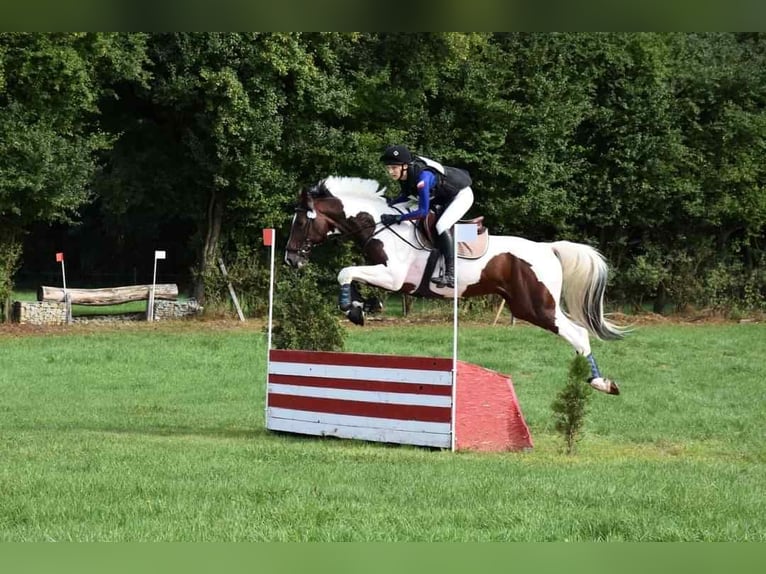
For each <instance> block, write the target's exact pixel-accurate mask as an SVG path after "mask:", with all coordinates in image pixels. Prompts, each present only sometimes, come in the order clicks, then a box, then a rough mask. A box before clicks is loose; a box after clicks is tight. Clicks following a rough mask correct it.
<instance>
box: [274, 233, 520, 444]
mask: <svg viewBox="0 0 766 574" xmlns="http://www.w3.org/2000/svg"><path fill="white" fill-rule="evenodd" d="M274 239H275V232H274V229H264V230H263V240H264V245H266V246H269V247H270V248H271V273H270V275H271V276H270V281H269V319H268V340H267V347H266V348H267V353H268V357H267V392H266V428H267V430H271V431H281V432H290V433H295V434H305V435H314V436H332V437H337V438H344V439H357V440H366V441H374V442H383V443H395V444H408V445H415V446H427V447H436V448H449V449H451V450H452V451H457V450H475V451H510V450H527V449H531V448H532V446H533V445H532V437H531V436H530V433H529V428H528V427H527V424H526V422H525V421H524V417H523V415H522V414H521V407H520V406H519V402H518V400H517V398H516V393H515V391H514V389H513V382H512V381H511V379H510V377H507V376H505V375H502V374H500V373H497V372H495V371H491V370H489V369H485V368H483V367H480V366H478V365H474V364H472V363H466V362H464V361H458V360H457V299H455V302H454V307H455V309H454V318H453V321H454V327H453V328H454V333H453V356H452V358H451V359H450V358H440V357H415V356H396V355H374V354H365V353H337V352H327V351H300V350H288V349H272V348H271V333H272V309H273V302H274V248H275V240H274Z"/></svg>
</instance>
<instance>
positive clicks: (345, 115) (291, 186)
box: [0, 32, 766, 313]
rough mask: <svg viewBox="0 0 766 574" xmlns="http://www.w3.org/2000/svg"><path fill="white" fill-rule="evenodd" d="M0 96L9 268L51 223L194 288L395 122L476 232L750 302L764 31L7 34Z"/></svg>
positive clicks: (623, 276)
mask: <svg viewBox="0 0 766 574" xmlns="http://www.w3.org/2000/svg"><path fill="white" fill-rule="evenodd" d="M0 110H1V111H2V112H3V113H2V114H0V152H2V153H0V224H2V225H4V226H10V225H13V226H14V228H15V229H16V233H23V232H25V233H29V235H28V236H27V237H25V238H23V240H24V245H25V250H27V249H28V251H29V252H30V253H28V254H25V258H24V266H25V268H26V269H28V270H35V269H38V270H39V269H44V268H45V266H46V264H47V263H48V262H49V259H50V253H51V252H53V251H54V249H51V243H53V242H62V241H65V242H68V243H69V244H70V245H71V248H70V249H69V251H74V252H76V254H77V256H78V258H79V263H80V265H77V266H76V265H73V266H72V267H73V268H72V270H71V271H72V273H73V279H75V278H76V275H74V274H75V273H76V272H78V270H86V269H93V268H99V269H101V270H108V271H109V272H112V273H115V272H122V273H124V274H135V273H136V272H139V273H141V272H143V273H146V270H145V269H146V268H145V266H144V265H143V263H142V261H144V260H145V259H148V258H147V257H146V254H149V253H151V251H152V250H153V249H155V248H162V249H167V250H168V253H169V255H170V254H172V257H169V259H168V266H173V268H172V272H173V273H174V274H175V275H177V276H179V277H180V278H181V279H182V281H180V282H189V283H194V284H195V285H194V290H195V293H194V294H195V295H196V296H197V297H198V298H201V297H200V296H201V295H204V294H205V291H206V290H207V289H209V290H210V293H209V294H210V296H211V297H213V299H214V300H215V298H216V297H220V295H219V294H218V292H220V284H219V283H216V281H217V279H216V267H217V259H218V257H219V256H222V257H223V258H224V260H226V261H231V262H235V261H238V260H240V257H244V258H245V259H246V258H247V257H248V256H247V255H240V254H247V253H249V252H255V251H256V250H257V249H258V248H259V240H260V230H261V229H262V228H264V227H275V228H277V229H278V230H279V231H280V233H282V234H283V233H284V231H285V228H286V226H287V225H288V223H289V221H290V217H291V216H292V207H293V203H294V201H295V197H296V196H297V194H298V191H299V189H300V188H301V187H302V186H305V185H308V184H313V183H315V182H316V181H317V180H318V179H320V178H322V177H325V176H327V175H331V174H338V175H353V176H363V177H373V178H376V179H379V180H381V181H382V182H384V183H386V184H388V185H395V182H392V181H390V180H389V179H388V176H387V175H386V174H385V171H384V169H383V167H382V166H381V165H380V162H378V161H377V158H378V156H379V154H380V150H381V149H382V147H383V146H384V145H386V144H388V143H392V142H402V143H405V144H407V145H409V146H410V147H411V148H412V149H413V150H415V151H416V152H418V153H421V154H424V155H427V156H429V157H433V158H434V159H437V160H440V161H442V162H444V163H446V164H448V165H459V166H463V167H466V168H467V169H469V171H470V172H471V174H472V176H473V179H474V186H473V187H474V192H475V197H476V201H475V206H474V208H473V210H472V211H473V213H472V214H471V215H478V214H483V215H485V216H486V219H485V223H486V224H487V226H488V227H489V228H490V230H491V231H492V232H493V233H502V234H514V235H520V236H523V237H526V238H530V239H535V240H543V241H547V240H557V239H570V240H575V241H582V242H585V243H588V244H591V245H594V246H596V247H598V248H599V249H600V250H601V251H602V252H603V253H604V255H605V256H606V257H607V259H608V261H609V263H610V264H611V266H612V268H613V270H614V272H613V274H612V279H611V288H612V290H611V291H610V293H611V294H612V295H613V296H614V297H618V298H619V299H621V300H622V302H623V303H626V304H629V303H632V304H633V305H635V306H637V307H638V306H642V305H644V304H651V305H652V306H653V307H654V308H655V310H660V311H661V310H664V309H666V308H673V307H675V308H680V307H684V306H687V305H696V306H703V305H714V306H715V307H716V308H717V309H720V310H721V311H723V312H726V311H727V310H735V309H736V312H738V313H739V312H743V311H746V309H743V308H742V307H743V306H746V307H748V308H751V309H758V308H762V307H763V306H764V305H765V304H766V303H765V301H766V299H765V297H764V291H766V285H764V283H763V275H762V274H761V273H759V272H758V271H757V265H758V264H759V262H762V261H763V258H764V254H766V248H765V247H764V246H766V189H765V186H766V164H765V163H764V162H763V161H762V158H763V157H764V155H765V154H766V111H765V110H766V34H763V33H415V34H411V33H410V34H403V33H304V32H294V33H262V32H261V33H156V34H80V33H78V34H8V33H6V34H2V35H0ZM57 222H59V223H57ZM281 239H282V240H284V237H281ZM317 251H319V250H317ZM27 255H28V256H27ZM317 255H318V256H320V257H321V256H322V255H321V254H319V253H317ZM352 256H353V254H352V247H350V246H344V247H338V245H337V244H333V245H332V250H330V249H329V248H328V249H327V250H326V251H325V254H324V258H323V260H322V264H323V265H326V266H327V267H328V268H333V269H336V271H337V268H338V266H339V265H340V264H341V263H342V262H344V261H348V260H349V259H351V258H352ZM71 260H72V261H73V262H74V261H76V260H75V259H74V258H72V259H71ZM232 265H234V266H235V267H236V265H235V263H232ZM243 265H244V264H243ZM245 267H247V265H245ZM22 270H25V269H22ZM136 270H138V271H136ZM725 277H732V278H739V279H741V280H742V281H744V283H743V284H744V285H747V287H746V288H745V289H744V290H745V291H746V294H747V296H746V298H745V299H742V294H743V290H742V289H737V288H736V287H735V286H734V285H733V284H732V285H731V286H725V285H723V283H722V278H725ZM711 281H714V282H715V284H716V287H715V288H714V289H713V290H712V291H711V289H710V288H709V287H708V285H709V284H710V282H711ZM245 283H246V284H247V286H245V285H244V284H243V286H242V289H243V290H244V292H243V293H242V297H243V298H245V299H252V300H254V301H255V300H257V299H258V298H259V297H262V294H258V293H249V291H250V290H251V289H259V288H262V285H259V284H258V282H257V281H255V282H252V281H245ZM254 308H259V309H263V306H262V305H260V306H259V305H258V304H255V305H254Z"/></svg>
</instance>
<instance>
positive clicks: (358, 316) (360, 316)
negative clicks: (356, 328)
mask: <svg viewBox="0 0 766 574" xmlns="http://www.w3.org/2000/svg"><path fill="white" fill-rule="evenodd" d="M346 317H348V320H349V321H351V322H352V323H353V324H354V325H361V326H364V310H363V309H362V308H361V307H354V308H352V309H350V310H349V311H348V312H347V313H346Z"/></svg>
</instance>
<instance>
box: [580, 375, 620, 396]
mask: <svg viewBox="0 0 766 574" xmlns="http://www.w3.org/2000/svg"><path fill="white" fill-rule="evenodd" d="M588 384H589V385H590V386H591V387H593V388H594V389H596V390H597V391H601V392H602V393H606V394H607V395H619V394H620V387H618V386H617V383H615V382H614V381H613V380H611V379H603V378H601V377H595V378H591V379H589V380H588Z"/></svg>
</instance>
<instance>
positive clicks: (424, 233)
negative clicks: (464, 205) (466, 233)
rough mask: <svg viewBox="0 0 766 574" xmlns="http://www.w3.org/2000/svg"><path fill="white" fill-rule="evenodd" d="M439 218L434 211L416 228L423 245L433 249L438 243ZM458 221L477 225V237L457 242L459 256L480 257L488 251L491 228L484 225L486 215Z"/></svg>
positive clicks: (466, 257)
mask: <svg viewBox="0 0 766 574" xmlns="http://www.w3.org/2000/svg"><path fill="white" fill-rule="evenodd" d="M438 218H439V216H438V214H436V213H434V212H433V211H431V212H429V213H428V215H427V216H426V217H425V218H424V219H421V220H420V221H419V222H418V224H417V227H416V228H415V229H416V235H417V237H418V241H420V243H421V245H422V246H423V247H426V248H428V249H433V248H434V247H435V245H436V243H435V239H436V220H437V219H438ZM458 223H473V224H475V225H476V227H477V235H476V239H474V240H472V241H458V243H457V256H458V257H460V258H462V259H478V258H479V257H481V256H482V255H484V254H485V253H486V252H487V246H488V245H489V230H488V229H487V228H486V227H484V216H483V215H479V216H478V217H474V218H473V219H461V220H460V221H458Z"/></svg>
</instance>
